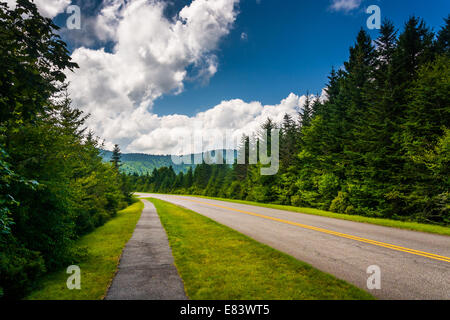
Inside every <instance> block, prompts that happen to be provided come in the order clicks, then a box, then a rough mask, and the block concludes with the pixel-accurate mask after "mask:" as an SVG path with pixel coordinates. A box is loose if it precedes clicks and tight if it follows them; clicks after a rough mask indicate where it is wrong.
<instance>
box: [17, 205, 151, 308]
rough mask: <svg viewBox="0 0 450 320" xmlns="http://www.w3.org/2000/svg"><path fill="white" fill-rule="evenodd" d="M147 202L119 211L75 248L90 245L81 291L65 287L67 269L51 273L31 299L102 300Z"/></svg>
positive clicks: (82, 273) (81, 264)
mask: <svg viewBox="0 0 450 320" xmlns="http://www.w3.org/2000/svg"><path fill="white" fill-rule="evenodd" d="M143 208H144V204H143V203H142V202H141V201H139V202H136V203H134V204H133V205H131V206H130V207H128V208H126V209H125V210H122V211H120V212H119V213H118V214H117V217H115V218H114V219H112V220H110V221H108V222H107V223H106V224H105V225H104V226H102V227H100V228H98V229H96V230H95V231H93V232H92V233H90V234H88V235H86V236H84V237H83V238H81V239H80V240H79V241H77V242H76V245H75V247H79V248H83V247H87V248H88V255H87V257H85V258H84V259H83V261H81V262H80V263H79V264H78V266H79V267H80V269H81V290H69V289H67V286H66V281H67V278H68V277H69V276H70V275H68V274H66V270H61V271H59V272H55V273H51V274H48V275H47V276H45V277H44V279H43V280H42V283H41V289H40V290H37V291H35V292H33V293H31V294H30V295H29V296H28V297H27V298H26V299H28V300H100V299H103V297H104V296H105V294H106V291H107V289H108V287H109V285H110V283H111V281H112V279H113V277H114V275H115V273H116V270H117V265H118V263H119V259H120V256H121V254H122V250H123V248H124V247H125V245H126V243H127V242H128V240H129V239H130V238H131V236H132V234H133V231H134V229H135V227H136V224H137V222H138V220H139V217H140V216H141V213H142V209H143Z"/></svg>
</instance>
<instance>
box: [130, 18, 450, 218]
mask: <svg viewBox="0 0 450 320" xmlns="http://www.w3.org/2000/svg"><path fill="white" fill-rule="evenodd" d="M444 21H445V24H444V26H443V27H442V28H441V29H440V30H439V31H438V32H437V33H435V32H434V31H432V30H431V29H430V28H429V27H427V25H426V24H425V22H424V21H423V20H422V19H420V18H417V17H411V18H410V19H409V20H408V21H407V22H406V23H405V25H404V28H403V29H402V30H401V32H400V31H399V30H396V28H395V27H394V25H393V23H392V22H390V21H389V20H385V21H384V23H383V25H382V28H381V30H380V34H379V37H378V38H377V39H374V40H372V39H371V38H370V36H369V35H368V33H367V32H366V31H364V30H361V31H360V32H359V34H358V36H357V39H356V42H355V44H354V45H353V46H352V47H351V48H350V51H349V58H348V61H346V62H345V63H344V67H343V68H341V69H339V70H335V69H333V70H332V71H331V73H330V75H329V82H328V85H327V88H326V96H327V97H326V99H320V98H319V97H318V96H310V97H309V98H308V101H307V102H306V105H305V106H304V108H303V110H302V111H301V112H299V114H298V116H296V117H292V116H290V115H285V117H284V121H283V123H274V122H273V121H272V120H271V119H267V121H266V122H265V123H263V124H261V129H260V130H261V131H260V132H256V133H255V132H249V133H248V135H247V136H244V137H243V138H242V141H241V145H240V147H239V149H240V152H246V153H248V152H249V150H248V148H249V138H250V137H252V136H255V135H256V137H261V132H262V130H271V129H273V128H279V129H280V130H281V131H280V132H281V133H280V171H279V173H278V174H277V175H275V176H261V175H260V170H259V169H260V167H261V165H249V164H234V165H233V166H228V165H212V166H211V165H206V164H202V165H198V166H197V167H196V168H195V169H190V170H189V171H188V172H187V173H184V172H180V173H179V174H176V173H175V171H174V170H173V168H172V167H164V168H160V169H158V170H157V169H155V170H153V172H152V174H146V175H141V176H138V175H136V174H135V175H131V176H130V180H131V184H132V186H133V189H134V190H136V191H144V192H157V193H175V194H192V195H204V196H212V197H221V198H231V199H243V200H249V201H257V202H265V203H276V204H282V205H293V206H298V207H311V208H318V209H322V210H329V211H332V212H336V213H345V214H352V215H363V216H369V217H383V218H390V219H398V220H405V221H406V220H407V221H418V222H424V223H432V224H441V225H449V224H450V194H449V190H450V188H449V187H450V163H449V160H450V47H449V41H450V16H449V17H448V18H446V19H445V20H444ZM247 159H248V157H247Z"/></svg>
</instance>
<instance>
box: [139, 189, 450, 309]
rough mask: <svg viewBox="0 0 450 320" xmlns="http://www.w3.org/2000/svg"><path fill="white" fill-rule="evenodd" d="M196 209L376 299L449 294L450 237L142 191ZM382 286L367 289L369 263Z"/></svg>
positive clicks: (422, 297)
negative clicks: (379, 272) (364, 291)
mask: <svg viewBox="0 0 450 320" xmlns="http://www.w3.org/2000/svg"><path fill="white" fill-rule="evenodd" d="M138 195H139V196H141V197H153V198H156V199H161V200H164V201H168V202H171V203H173V204H176V205H179V206H182V207H185V208H187V209H190V210H193V211H195V212H198V213H200V214H202V215H204V216H206V217H208V218H211V219H213V220H215V221H217V222H218V223H221V224H223V225H226V226H228V227H230V228H232V229H234V230H237V231H239V232H241V233H243V234H245V235H247V236H249V237H251V238H253V239H255V240H257V241H259V242H261V243H264V244H266V245H269V246H271V247H273V248H275V249H277V250H280V251H282V252H285V253H287V254H289V255H291V256H293V257H295V258H297V259H299V260H301V261H304V262H307V263H309V264H311V265H312V266H314V267H316V268H318V269H319V270H322V271H324V272H327V273H330V274H333V275H335V276H336V277H338V278H340V279H343V280H346V281H348V282H350V283H352V284H354V285H356V286H357V287H359V288H361V289H364V290H366V291H368V292H370V293H371V294H372V295H374V296H375V297H377V298H379V299H386V300H391V299H401V300H411V299H424V300H435V299H440V300H442V299H445V300H449V299H450V237H448V236H440V235H433V234H427V233H422V232H415V231H409V230H401V229H395V228H389V227H383V226H377V225H371V224H365V223H358V222H353V221H347V220H339V219H333V218H327V217H321V216H314V215H307V214H300V213H296V212H291V211H283V210H276V209H269V208H262V207H258V206H250V205H243V204H238V203H231V202H223V201H216V200H210V199H203V198H196V197H184V196H183V197H181V196H173V195H160V194H144V193H138ZM374 265H375V266H378V267H379V268H380V270H381V289H379V290H377V289H375V290H369V289H368V288H367V279H368V278H369V276H370V275H369V274H368V273H367V268H368V267H369V266H374Z"/></svg>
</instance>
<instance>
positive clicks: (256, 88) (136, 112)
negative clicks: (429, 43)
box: [8, 0, 450, 154]
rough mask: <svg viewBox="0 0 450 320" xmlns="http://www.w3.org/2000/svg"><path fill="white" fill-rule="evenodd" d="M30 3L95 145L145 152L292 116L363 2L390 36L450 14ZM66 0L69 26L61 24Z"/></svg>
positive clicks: (334, 59)
mask: <svg viewBox="0 0 450 320" xmlns="http://www.w3.org/2000/svg"><path fill="white" fill-rule="evenodd" d="M35 1H36V3H37V5H38V7H39V8H40V10H41V12H42V13H43V14H45V15H47V16H49V17H51V18H54V19H55V22H56V23H57V24H58V25H60V26H61V27H62V30H61V35H62V38H63V40H65V41H66V42H67V43H68V47H69V49H70V51H71V54H72V58H73V60H74V61H75V62H77V63H78V64H79V65H80V69H78V70H77V71H76V72H75V73H74V74H72V73H70V74H68V80H69V81H70V86H69V91H70V94H71V97H72V99H73V102H74V106H75V107H77V108H80V109H81V110H83V111H85V112H87V113H90V114H91V118H90V120H89V121H88V125H89V127H90V128H92V129H93V130H94V131H95V132H96V133H97V134H98V135H99V136H101V137H102V138H104V139H106V145H107V147H111V146H112V145H113V144H114V143H119V144H120V145H121V146H122V149H123V150H124V151H126V152H127V151H128V152H145V153H155V154H164V153H166V154H167V153H171V152H173V148H175V147H177V145H178V138H177V134H179V131H180V128H190V127H191V126H192V123H201V125H200V126H201V127H202V128H206V129H220V130H226V129H239V130H246V131H254V130H256V129H257V128H258V126H259V124H260V123H261V122H262V121H264V120H265V119H266V118H267V117H271V118H273V119H274V120H275V121H280V120H281V119H282V117H283V116H284V114H285V113H289V114H292V115H296V114H297V113H298V111H300V110H301V107H302V105H303V103H304V100H305V96H304V95H305V94H306V93H307V92H309V93H312V94H315V93H321V92H322V89H323V88H324V87H325V86H326V82H327V76H328V74H329V72H330V70H331V67H332V66H335V67H336V68H339V67H341V66H342V65H343V62H344V61H345V60H346V59H347V58H348V50H349V47H350V46H351V45H352V44H353V43H354V40H355V38H356V35H357V33H358V31H359V30H360V29H361V28H365V29H366V30H367V26H366V21H367V18H368V17H369V15H368V14H366V13H365V10H366V8H367V7H368V6H369V5H378V6H379V7H380V9H381V14H382V18H389V19H391V20H392V21H393V22H394V23H395V25H396V26H397V27H398V29H400V30H401V29H402V27H403V24H404V23H405V22H406V20H407V19H408V18H409V17H410V16H412V15H416V16H419V17H422V18H423V19H424V20H425V22H426V23H427V24H428V25H429V26H430V27H431V28H433V29H434V30H435V31H437V30H439V29H440V27H441V26H442V25H443V19H444V18H445V17H446V16H447V15H448V14H449V13H450V1H448V0H429V1H424V0H414V1H411V0H409V1H407V0H395V1H392V0H283V1H280V0H189V1H188V0H171V1H163V0H35ZM12 2H14V0H8V3H12ZM70 4H75V5H78V6H80V8H81V12H82V23H81V26H82V28H81V30H68V29H67V28H66V27H65V24H66V20H67V17H68V15H67V14H66V13H65V12H64V11H65V9H66V8H67V6H68V5H70ZM58 13H59V14H58ZM368 31H369V30H368ZM369 33H370V34H371V35H372V37H373V38H375V37H376V36H377V31H369Z"/></svg>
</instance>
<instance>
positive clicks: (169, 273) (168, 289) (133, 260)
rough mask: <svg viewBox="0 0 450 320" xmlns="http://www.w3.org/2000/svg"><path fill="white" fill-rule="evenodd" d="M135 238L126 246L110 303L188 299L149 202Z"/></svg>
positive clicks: (163, 233) (167, 242)
mask: <svg viewBox="0 0 450 320" xmlns="http://www.w3.org/2000/svg"><path fill="white" fill-rule="evenodd" d="M142 201H143V202H144V205H145V207H144V211H142V215H141V218H140V220H139V222H138V224H137V226H136V229H135V231H134V234H133V237H132V238H131V240H130V241H129V242H128V244H127V245H126V246H125V249H124V250H123V253H122V258H121V260H120V264H119V270H118V272H117V275H116V277H115V278H114V280H113V282H112V285H111V287H110V289H109V291H108V294H107V295H106V298H105V299H106V300H187V297H186V294H185V291H184V285H183V281H182V280H181V278H180V276H179V274H178V271H177V269H176V267H175V265H174V260H173V256H172V250H171V249H170V246H169V241H168V239H167V234H166V232H165V230H164V228H163V226H162V225H161V221H160V219H159V216H158V214H157V212H156V209H155V207H154V205H153V204H152V203H150V202H148V201H146V200H142Z"/></svg>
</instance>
